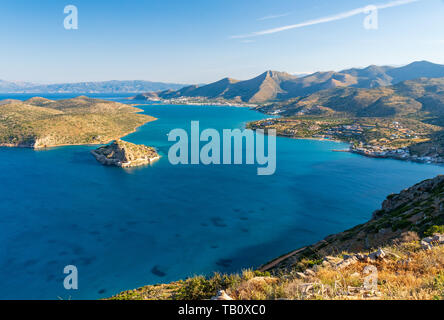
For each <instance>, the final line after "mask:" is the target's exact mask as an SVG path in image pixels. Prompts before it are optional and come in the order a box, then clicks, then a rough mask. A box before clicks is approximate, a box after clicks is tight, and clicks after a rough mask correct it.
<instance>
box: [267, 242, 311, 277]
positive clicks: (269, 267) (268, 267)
mask: <svg viewBox="0 0 444 320" xmlns="http://www.w3.org/2000/svg"><path fill="white" fill-rule="evenodd" d="M305 248H306V247H304V248H301V249H298V250H295V251H292V252H290V253H289V254H286V255H285V256H282V257H280V258H277V259H276V260H273V261H271V262H269V263H267V264H266V265H264V266H262V267H260V268H259V271H260V272H265V271H267V270H269V269H271V268H273V267H275V266H276V265H277V264H279V263H281V262H282V261H284V260H286V259H288V258H290V257H291V256H293V255H295V254H296V253H299V252H301V251H302V250H304V249H305Z"/></svg>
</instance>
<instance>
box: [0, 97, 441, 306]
mask: <svg viewBox="0 0 444 320" xmlns="http://www.w3.org/2000/svg"><path fill="white" fill-rule="evenodd" d="M86 95H88V96H91V97H97V98H102V99H108V100H112V101H119V102H123V103H133V101H129V100H127V99H126V98H127V97H129V96H130V94H128V95H121V94H86ZM32 96H43V97H46V98H49V99H65V98H71V97H74V96H77V95H72V94H40V95H31V94H1V95H0V100H2V99H7V98H11V99H21V100H25V99H28V98H30V97H32ZM0 108H1V106H0ZM139 108H141V109H143V113H146V114H149V115H151V116H154V117H156V118H157V119H158V120H157V121H154V122H150V123H147V124H146V125H144V126H142V127H140V128H139V129H138V130H137V131H136V132H134V133H132V134H130V135H128V136H126V137H124V138H123V140H126V141H129V142H133V143H137V144H145V145H148V146H153V147H155V148H157V150H158V151H159V153H160V154H161V156H162V158H161V159H160V160H159V161H157V162H155V163H153V164H152V165H149V166H145V167H139V168H134V169H121V168H117V167H106V166H102V165H101V164H99V163H98V162H97V161H96V160H95V158H94V157H93V156H92V155H91V154H90V151H91V150H93V149H95V148H97V146H68V147H58V148H50V149H47V150H39V151H34V150H31V149H20V148H0V299H63V300H68V299H72V300H76V299H100V298H106V297H110V296H113V295H115V294H117V293H119V292H120V291H123V290H129V289H134V288H138V287H141V286H144V285H149V284H156V283H166V282H171V281H177V280H180V279H185V278H187V277H190V276H193V275H211V274H212V273H213V272H222V273H230V272H239V271H241V270H243V269H248V268H257V267H258V266H260V265H261V264H264V263H266V262H267V261H269V260H270V259H273V258H275V257H278V256H280V255H282V254H285V253H288V252H289V251H292V250H295V249H297V248H299V247H302V246H305V245H307V244H311V243H313V242H316V241H319V240H321V239H323V238H324V237H326V236H327V235H329V234H333V233H337V232H341V231H343V230H345V229H347V228H351V227H353V226H355V225H357V224H360V223H364V222H366V221H367V220H369V219H370V218H371V215H372V212H373V211H375V210H377V209H379V208H380V207H381V203H382V201H383V200H384V199H385V198H386V196H387V195H389V194H391V193H397V192H399V191H401V190H403V189H404V188H406V187H409V186H411V185H413V184H415V183H417V182H420V181H422V180H424V179H428V178H433V177H435V176H436V175H438V174H442V173H443V171H444V170H443V166H439V165H433V164H420V163H413V162H404V161H399V160H391V159H372V158H367V157H363V156H360V155H357V154H351V153H346V152H334V151H333V150H338V149H345V148H347V144H345V143H339V142H333V141H319V140H300V139H289V138H280V137H278V138H277V146H276V150H277V152H276V155H277V163H276V172H275V173H274V174H273V175H268V176H260V175H258V174H257V165H247V164H240V165H203V164H198V165H181V164H179V165H172V164H170V162H169V160H168V150H169V148H170V146H171V145H172V144H173V143H174V142H172V141H168V133H169V132H170V131H171V130H172V129H176V128H182V129H185V130H186V131H188V132H189V131H190V125H191V121H199V123H200V129H201V130H204V129H206V128H213V129H216V130H218V131H219V132H222V130H224V129H236V128H239V129H243V128H245V124H246V123H247V122H248V121H252V120H259V119H264V118H267V117H268V116H266V115H264V114H261V113H259V112H257V111H254V110H251V109H249V108H240V107H221V106H209V105H208V106H189V105H159V104H157V105H156V104H155V105H150V104H146V105H141V106H139ZM70 265H71V266H75V267H76V269H77V276H78V287H77V289H75V290H73V289H71V290H67V289H65V286H64V282H65V281H64V280H65V278H66V277H67V275H68V274H65V273H64V269H65V267H66V266H70Z"/></svg>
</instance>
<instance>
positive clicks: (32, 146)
mask: <svg viewBox="0 0 444 320" xmlns="http://www.w3.org/2000/svg"><path fill="white" fill-rule="evenodd" d="M150 117H151V116H150ZM151 118H152V119H149V120H148V121H146V122H145V123H143V124H141V125H139V126H137V127H136V128H134V129H133V130H131V131H129V132H125V133H124V134H123V135H121V136H118V137H115V138H112V139H109V140H107V141H105V142H98V143H63V144H53V145H44V146H37V147H36V146H34V145H30V144H23V143H18V144H13V143H0V148H24V149H32V150H38V151H41V150H45V149H51V148H59V147H74V146H100V145H105V144H108V143H111V142H112V141H114V140H118V139H122V138H124V137H126V136H128V135H130V134H132V133H134V132H136V131H137V130H138V129H139V128H140V127H142V126H144V125H146V124H147V123H150V122H153V121H156V120H158V119H157V118H154V117H151Z"/></svg>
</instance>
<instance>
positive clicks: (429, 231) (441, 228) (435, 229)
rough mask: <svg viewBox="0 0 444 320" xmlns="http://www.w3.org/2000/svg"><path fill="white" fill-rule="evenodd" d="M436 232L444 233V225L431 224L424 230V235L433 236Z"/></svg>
mask: <svg viewBox="0 0 444 320" xmlns="http://www.w3.org/2000/svg"><path fill="white" fill-rule="evenodd" d="M435 233H444V225H442V226H436V225H435V226H431V227H430V228H428V229H427V231H426V232H424V235H425V236H427V237H430V236H433V235H434V234H435Z"/></svg>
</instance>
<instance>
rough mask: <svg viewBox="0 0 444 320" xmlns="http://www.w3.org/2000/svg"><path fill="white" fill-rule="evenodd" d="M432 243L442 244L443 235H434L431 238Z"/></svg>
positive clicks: (443, 241)
mask: <svg viewBox="0 0 444 320" xmlns="http://www.w3.org/2000/svg"><path fill="white" fill-rule="evenodd" d="M433 242H435V243H439V244H444V234H435V235H434V236H433Z"/></svg>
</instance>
